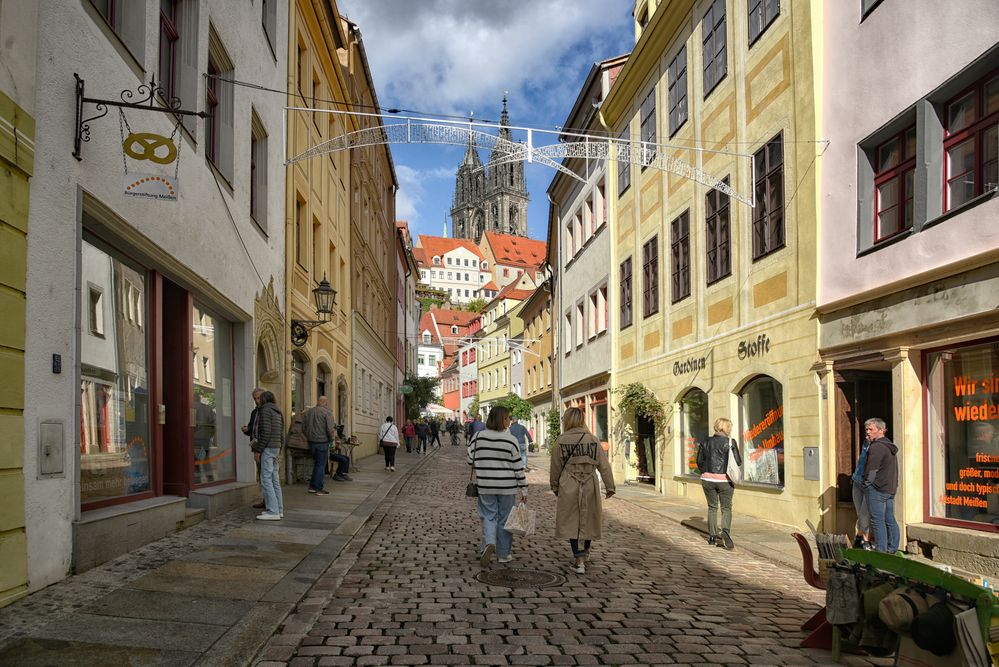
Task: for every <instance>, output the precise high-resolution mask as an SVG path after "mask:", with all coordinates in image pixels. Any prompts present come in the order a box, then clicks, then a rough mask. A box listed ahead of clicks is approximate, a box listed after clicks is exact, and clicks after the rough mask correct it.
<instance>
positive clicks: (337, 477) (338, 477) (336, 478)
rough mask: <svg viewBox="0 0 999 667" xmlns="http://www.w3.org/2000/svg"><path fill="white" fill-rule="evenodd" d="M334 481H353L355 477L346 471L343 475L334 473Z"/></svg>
mask: <svg viewBox="0 0 999 667" xmlns="http://www.w3.org/2000/svg"><path fill="white" fill-rule="evenodd" d="M333 481H334V482H353V481H354V478H353V477H351V476H350V475H348V474H346V473H345V474H343V475H333Z"/></svg>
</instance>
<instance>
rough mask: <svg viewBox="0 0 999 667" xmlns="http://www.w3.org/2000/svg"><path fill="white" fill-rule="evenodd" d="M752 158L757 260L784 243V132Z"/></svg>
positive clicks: (754, 249) (755, 252) (755, 258)
mask: <svg viewBox="0 0 999 667" xmlns="http://www.w3.org/2000/svg"><path fill="white" fill-rule="evenodd" d="M913 138H915V133H913ZM753 161H754V163H755V171H756V184H755V185H756V208H754V209H753V259H754V260H757V259H760V258H761V257H763V256H764V255H768V254H770V253H772V252H773V251H775V250H779V249H780V248H783V247H784V135H783V133H780V134H778V135H777V136H776V137H774V138H773V139H771V140H770V141H769V142H767V144H766V145H765V146H764V147H763V148H761V149H760V150H758V151H757V152H756V155H755V156H753ZM726 198H727V197H726Z"/></svg>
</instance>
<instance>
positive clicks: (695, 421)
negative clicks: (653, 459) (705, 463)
mask: <svg viewBox="0 0 999 667" xmlns="http://www.w3.org/2000/svg"><path fill="white" fill-rule="evenodd" d="M709 428H710V427H709V426H708V395H707V394H705V393H704V392H703V391H701V390H700V389H691V390H690V391H688V392H687V393H686V394H684V395H683V398H681V399H680V442H681V443H682V450H681V451H682V452H683V459H684V460H683V466H682V468H681V469H682V470H683V474H684V475H693V476H700V474H701V471H700V470H698V468H697V448H698V447H700V446H701V443H702V442H704V441H705V440H707V438H708V436H709V435H711V434H710V432H709V430H708V429H709Z"/></svg>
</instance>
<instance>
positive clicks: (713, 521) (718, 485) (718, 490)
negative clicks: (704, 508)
mask: <svg viewBox="0 0 999 667" xmlns="http://www.w3.org/2000/svg"><path fill="white" fill-rule="evenodd" d="M701 488H702V489H704V497H705V498H707V501H708V535H710V536H711V537H718V536H719V535H720V534H721V533H720V532H719V531H718V506H719V505H721V522H722V525H721V529H722V530H723V531H725V532H726V533H727V532H729V530H731V528H732V496H733V495H735V487H733V486H732V485H731V484H729V483H728V482H707V481H704V480H701Z"/></svg>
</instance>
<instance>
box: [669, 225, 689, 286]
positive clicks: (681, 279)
mask: <svg viewBox="0 0 999 667" xmlns="http://www.w3.org/2000/svg"><path fill="white" fill-rule="evenodd" d="M670 234H671V236H670V239H671V245H670V263H671V267H670V273H671V274H672V278H673V279H672V289H671V291H670V298H671V301H672V302H673V303H677V302H679V301H682V300H683V299H686V298H687V297H688V296H690V211H689V210H687V211H684V212H683V213H681V214H680V217H678V218H677V219H676V220H674V221H673V222H671V223H670Z"/></svg>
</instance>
